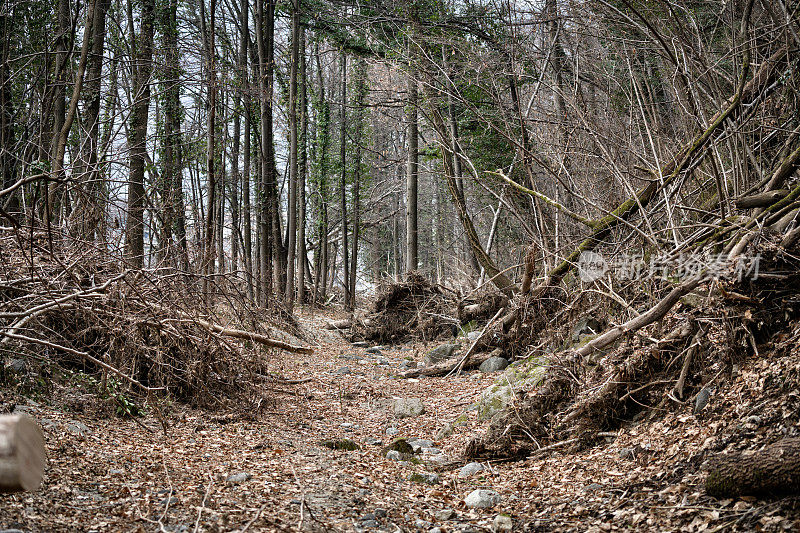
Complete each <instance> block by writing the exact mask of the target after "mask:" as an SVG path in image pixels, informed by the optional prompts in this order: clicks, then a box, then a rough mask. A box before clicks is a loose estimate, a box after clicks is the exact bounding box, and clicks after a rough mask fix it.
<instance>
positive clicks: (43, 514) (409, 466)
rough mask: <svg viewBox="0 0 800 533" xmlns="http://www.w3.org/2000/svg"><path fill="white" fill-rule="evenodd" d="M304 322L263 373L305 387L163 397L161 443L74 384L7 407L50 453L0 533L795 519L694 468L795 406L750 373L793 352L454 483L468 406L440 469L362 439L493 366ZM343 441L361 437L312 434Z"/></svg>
mask: <svg viewBox="0 0 800 533" xmlns="http://www.w3.org/2000/svg"><path fill="white" fill-rule="evenodd" d="M300 321H301V323H302V324H303V326H304V329H305V330H306V332H307V340H309V341H310V342H311V343H312V344H314V345H315V348H316V351H315V353H314V354H313V355H294V354H285V353H281V354H276V355H274V356H273V359H272V371H273V372H274V374H275V375H278V376H282V377H284V378H288V379H294V380H304V379H308V378H310V381H307V382H304V383H301V384H295V385H291V384H287V383H276V384H275V386H274V387H273V390H271V391H270V393H269V395H267V396H265V397H263V398H253V399H252V402H251V404H252V408H251V409H249V410H248V409H243V410H241V411H238V412H233V413H209V412H206V411H199V410H191V409H188V408H186V407H183V406H180V405H174V406H171V407H170V408H169V410H168V412H169V414H168V419H169V420H168V421H169V425H170V428H169V431H168V433H167V435H166V437H165V435H164V433H163V432H162V431H161V430H160V428H159V422H158V420H157V419H156V418H155V417H154V416H152V413H151V414H148V415H146V416H144V417H140V418H137V419H136V421H132V420H130V419H120V418H118V417H114V416H109V409H108V407H107V406H103V405H102V404H101V403H100V402H99V400H97V399H96V398H95V397H94V396H92V395H88V394H85V395H79V394H77V393H76V392H75V388H74V387H69V388H64V389H61V390H58V391H55V394H54V398H58V400H55V401H51V402H50V403H49V404H47V403H45V401H44V400H42V402H41V403H35V402H29V403H28V404H27V405H22V406H18V409H20V410H25V411H27V412H29V413H31V414H32V415H33V416H35V417H37V418H38V419H40V420H41V421H42V423H43V425H44V429H45V437H46V441H47V448H48V455H49V457H50V458H51V459H50V464H49V467H48V470H47V473H46V478H45V481H44V484H43V487H42V489H40V490H39V491H38V492H36V493H31V494H17V495H0V530H2V529H3V528H9V529H13V528H16V529H19V530H22V531H98V532H99V531H131V532H133V531H148V532H149V531H170V532H188V531H245V530H246V531H298V530H302V531H392V532H394V531H424V532H434V533H435V532H437V531H439V532H458V531H489V530H490V528H491V524H492V521H493V519H494V518H495V517H496V516H497V515H498V514H500V513H507V514H508V515H510V516H511V517H513V527H514V531H610V530H617V529H623V530H639V531H640V530H686V531H703V530H706V529H712V530H714V529H717V528H719V530H723V529H724V530H728V529H732V530H742V531H747V530H752V529H753V528H756V527H757V528H759V529H760V530H772V531H779V530H784V529H785V528H789V529H791V528H797V527H800V521H798V517H800V511H799V509H800V501H798V499H797V498H785V499H783V500H767V501H761V500H755V499H752V498H742V499H739V500H725V501H717V500H714V499H712V498H709V497H708V496H706V495H705V494H704V491H703V488H702V483H703V475H702V473H701V472H700V469H699V467H700V465H701V463H702V462H703V461H704V460H705V459H706V458H707V457H708V456H709V454H710V453H714V452H718V451H719V450H721V449H724V448H725V447H726V446H727V445H728V444H729V443H731V442H737V440H742V439H745V438H749V437H748V435H753V434H754V433H753V432H756V433H755V434H759V435H764V434H765V433H764V431H765V429H766V426H763V424H765V422H764V421H766V420H768V419H769V418H768V417H769V416H772V415H771V414H770V413H773V412H774V414H775V416H776V417H780V416H784V415H785V410H786V409H787V407H788V408H789V409H790V410H791V412H792V413H796V412H797V408H800V405H795V404H792V405H787V404H786V398H785V392H781V389H780V388H777V389H775V390H774V391H772V389H769V388H765V387H766V386H767V385H765V384H764V383H762V382H761V381H759V380H758V379H756V378H757V377H758V376H760V375H762V374H764V372H777V373H778V374H781V375H782V374H786V373H787V372H788V370H787V369H791V368H800V353H791V354H788V355H785V356H776V357H774V358H772V359H763V360H759V361H753V362H750V363H748V364H747V365H744V366H743V367H742V369H741V372H740V373H739V375H738V377H737V378H736V380H735V381H734V383H733V384H732V385H731V388H730V391H729V393H728V395H727V396H724V397H723V396H718V397H716V398H714V400H713V401H712V403H711V407H710V408H709V409H707V410H706V412H704V413H703V414H701V415H698V416H694V415H692V414H691V408H690V407H689V406H688V405H687V406H686V408H685V409H679V410H677V411H675V412H669V413H665V414H664V416H663V417H661V418H656V419H654V420H651V421H645V422H641V423H638V424H632V425H629V426H626V427H624V428H623V429H621V430H620V431H619V432H618V434H617V436H616V437H615V438H614V437H610V438H608V442H607V444H606V445H600V446H595V447H592V448H590V449H588V450H587V451H585V452H582V453H579V454H568V453H562V451H560V450H558V449H556V450H552V451H550V452H548V453H546V454H541V455H540V456H537V457H534V458H530V459H528V460H525V461H520V462H516V463H501V464H486V467H487V470H485V471H484V472H481V473H479V474H477V475H475V476H472V477H469V478H461V477H459V476H458V472H459V468H460V467H461V466H463V465H464V464H465V461H463V460H462V459H461V457H460V453H461V451H462V450H463V449H464V445H465V443H466V442H467V440H468V439H469V438H470V436H472V435H474V434H475V432H476V431H479V427H478V422H477V421H476V420H475V413H474V412H469V411H468V412H469V413H470V416H469V420H468V422H467V423H466V424H465V425H463V426H459V427H456V428H455V432H454V433H453V434H452V435H450V436H448V437H446V438H443V439H442V440H441V441H438V442H436V443H435V446H436V447H437V448H440V449H441V451H442V452H443V454H444V455H445V456H447V457H448V458H449V461H445V464H440V465H430V464H415V463H412V462H406V463H399V462H397V461H393V460H389V459H387V458H385V457H384V456H383V455H382V453H381V448H382V447H381V446H380V445H377V444H370V442H373V441H375V440H380V441H383V442H384V443H386V442H388V441H389V440H391V438H393V437H391V436H388V435H387V429H389V428H394V429H395V430H397V436H398V437H407V438H410V437H416V438H423V439H430V440H433V435H434V434H435V433H436V431H437V430H438V429H439V428H441V427H442V426H443V425H444V424H445V423H446V422H448V421H451V420H453V419H455V418H456V417H458V416H459V415H461V414H462V413H464V412H465V410H466V409H467V408H468V407H469V405H470V404H471V403H473V402H474V401H475V400H476V399H477V398H478V397H479V395H480V393H481V391H482V390H483V389H484V388H485V387H487V386H488V385H490V384H491V383H492V382H493V380H494V379H495V377H493V376H487V375H483V374H480V373H479V372H471V373H468V374H466V375H462V376H458V377H450V378H422V379H419V380H411V379H409V380H400V379H396V378H394V377H393V374H395V373H396V372H397V371H398V368H399V365H400V364H401V362H402V361H403V360H404V359H405V358H408V357H410V358H413V359H414V360H416V361H420V360H421V359H422V357H423V355H424V353H425V350H426V349H429V348H430V347H431V345H427V346H426V345H423V344H415V345H406V346H399V347H392V348H386V349H382V350H380V352H381V353H379V354H373V353H367V350H366V349H365V348H356V347H354V346H352V345H350V344H349V343H347V342H346V341H344V340H343V339H342V338H340V337H338V336H337V335H336V334H334V333H331V332H329V331H326V330H324V329H323V328H321V327H320V325H321V324H322V317H320V316H319V315H317V316H315V317H312V316H310V315H308V314H302V313H301V315H300ZM781 383H782V382H781ZM770 386H771V385H770ZM395 397H399V398H421V399H423V401H424V404H425V408H426V411H425V413H424V414H422V415H420V416H417V417H411V418H403V419H396V418H395V417H394V415H393V413H392V410H391V401H392V398H395ZM798 402H800V400H798ZM795 403H797V402H795ZM751 408H752V409H751ZM748 409H750V410H749V411H748ZM753 409H758V411H757V412H758V413H761V414H760V415H759V416H760V417H759V418H758V420H761V422H759V421H757V420H755V419H753V417H752V416H751V417H750V419H753V420H750V419H748V420H750V422H746V424H745V425H744V426H742V417H741V415H742V414H747V413H751V412H753ZM737 413H739V415H738V416H737ZM780 413H784V415H781V414H780ZM791 416H795V415H794V414H791ZM795 418H796V417H795ZM754 420H755V421H754ZM142 424H143V425H145V426H147V427H148V428H150V429H151V431H146V430H145V429H143V428H142V426H141V425H142ZM747 424H750V425H747ZM754 424H755V425H754ZM758 424H762V427H761V428H759V427H758ZM798 424H800V423H798ZM768 431H772V430H771V429H770V430H768ZM343 438H348V439H352V440H353V441H355V442H356V443H357V444H359V446H360V449H359V450H355V451H336V450H331V449H328V448H326V447H325V446H323V445H322V444H321V442H322V441H323V440H325V439H343ZM413 473H420V474H431V473H436V474H438V476H439V483H437V484H433V485H429V484H426V483H417V482H413V481H410V480H409V477H410V476H411V475H412V474H413ZM231 476H233V477H231ZM477 488H486V489H493V490H495V491H497V492H498V493H499V494H500V496H501V498H502V499H501V501H500V502H499V503H498V504H497V505H495V506H494V507H493V508H491V509H469V508H467V507H466V506H465V504H464V501H463V500H464V498H465V497H466V496H467V495H468V494H470V493H471V492H472V491H473V490H475V489H477ZM448 510H453V513H452V516H451V513H450V512H449V511H448ZM436 528H438V530H437V529H436Z"/></svg>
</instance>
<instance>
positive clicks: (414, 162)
mask: <svg viewBox="0 0 800 533" xmlns="http://www.w3.org/2000/svg"><path fill="white" fill-rule="evenodd" d="M411 46H412V45H411V44H409V47H411ZM407 99H408V101H407V104H406V106H407V109H406V122H407V125H408V160H407V163H406V271H408V272H411V271H412V270H416V269H417V267H418V266H419V265H418V262H419V261H418V244H419V238H418V228H417V193H418V191H417V188H418V184H417V180H418V177H419V174H418V172H419V117H418V112H417V105H418V95H417V73H416V71H415V70H414V69H413V68H411V69H409V73H408V96H407Z"/></svg>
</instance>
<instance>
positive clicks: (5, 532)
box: [0, 529, 25, 533]
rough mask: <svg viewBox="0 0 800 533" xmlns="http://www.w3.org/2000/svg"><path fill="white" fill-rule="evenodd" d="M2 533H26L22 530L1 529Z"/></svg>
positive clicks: (0, 532)
mask: <svg viewBox="0 0 800 533" xmlns="http://www.w3.org/2000/svg"><path fill="white" fill-rule="evenodd" d="M0 533H25V532H24V531H22V530H21V529H0Z"/></svg>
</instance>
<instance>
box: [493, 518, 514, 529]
mask: <svg viewBox="0 0 800 533" xmlns="http://www.w3.org/2000/svg"><path fill="white" fill-rule="evenodd" d="M512 529H514V522H512V521H511V517H510V516H508V515H505V514H499V515H497V516H495V517H494V520H492V531H494V532H495V533H500V532H501V531H511V530H512Z"/></svg>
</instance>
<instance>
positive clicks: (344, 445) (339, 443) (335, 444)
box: [320, 439, 361, 452]
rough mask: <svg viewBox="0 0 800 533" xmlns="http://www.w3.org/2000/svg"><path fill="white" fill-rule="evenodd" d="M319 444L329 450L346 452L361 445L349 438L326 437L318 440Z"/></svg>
mask: <svg viewBox="0 0 800 533" xmlns="http://www.w3.org/2000/svg"><path fill="white" fill-rule="evenodd" d="M320 444H321V445H322V446H325V447H326V448H330V449H331V450H344V451H347V452H352V451H355V450H360V449H361V446H359V445H358V444H356V443H355V442H353V441H352V440H350V439H328V440H324V441H322V442H320Z"/></svg>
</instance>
